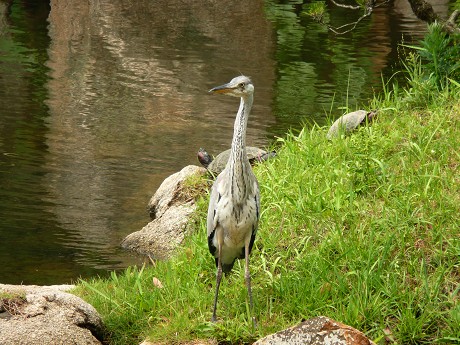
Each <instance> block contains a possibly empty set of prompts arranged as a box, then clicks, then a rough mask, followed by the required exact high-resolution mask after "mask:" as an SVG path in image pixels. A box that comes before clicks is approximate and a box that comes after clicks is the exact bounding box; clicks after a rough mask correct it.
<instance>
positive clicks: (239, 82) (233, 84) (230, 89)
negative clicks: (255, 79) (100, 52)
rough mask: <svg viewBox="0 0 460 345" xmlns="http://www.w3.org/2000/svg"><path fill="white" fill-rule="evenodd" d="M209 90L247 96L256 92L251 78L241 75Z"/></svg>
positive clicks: (234, 95)
mask: <svg viewBox="0 0 460 345" xmlns="http://www.w3.org/2000/svg"><path fill="white" fill-rule="evenodd" d="M209 92H211V93H223V94H226V95H229V96H233V97H245V96H248V95H251V94H253V93H254V85H253V84H252V81H251V79H249V78H248V77H246V76H244V75H241V76H238V77H235V78H233V79H232V80H230V82H229V83H227V84H224V85H221V86H216V87H214V88H212V89H211V90H209Z"/></svg>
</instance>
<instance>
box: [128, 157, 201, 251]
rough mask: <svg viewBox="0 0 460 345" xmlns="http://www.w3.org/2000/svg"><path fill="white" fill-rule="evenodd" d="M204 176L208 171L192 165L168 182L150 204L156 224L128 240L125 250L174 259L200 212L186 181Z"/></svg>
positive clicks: (164, 182) (130, 235)
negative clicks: (189, 194) (196, 213)
mask: <svg viewBox="0 0 460 345" xmlns="http://www.w3.org/2000/svg"><path fill="white" fill-rule="evenodd" d="M204 174H206V169H205V168H202V167H198V166H195V165H189V166H186V167H185V168H183V169H182V170H181V171H179V172H177V173H175V174H173V175H171V176H169V177H168V178H166V179H165V180H164V181H163V183H162V184H161V185H160V187H159V188H158V190H157V191H156V192H155V195H154V196H153V197H152V198H151V199H150V201H149V204H148V208H149V212H150V216H151V217H152V218H153V220H152V221H151V222H150V223H148V224H147V225H146V226H144V227H143V228H142V230H140V231H136V232H134V233H132V234H129V235H128V236H126V237H125V238H124V239H123V241H122V244H121V245H122V247H123V248H126V249H129V250H133V251H136V252H138V253H141V254H148V255H152V256H153V257H154V258H159V259H166V258H168V257H170V256H171V255H172V253H173V252H174V250H175V249H176V248H177V247H178V246H179V245H180V244H181V243H182V241H183V240H184V238H185V236H186V234H187V231H188V228H189V227H188V224H189V222H190V216H191V215H192V214H193V213H194V211H195V210H196V203H195V199H194V198H193V197H189V196H187V195H184V193H183V190H184V188H183V186H184V181H186V180H187V179H188V178H189V177H191V176H193V175H197V176H200V175H204Z"/></svg>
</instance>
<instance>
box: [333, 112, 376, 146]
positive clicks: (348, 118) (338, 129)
mask: <svg viewBox="0 0 460 345" xmlns="http://www.w3.org/2000/svg"><path fill="white" fill-rule="evenodd" d="M376 116H377V110H372V111H369V112H368V111H366V110H356V111H353V112H351V113H348V114H345V115H343V116H341V117H339V118H338V119H337V120H335V122H334V123H333V124H332V126H331V128H329V131H328V132H327V135H326V137H327V138H328V139H329V140H331V139H333V138H336V137H338V136H340V134H342V133H343V134H345V135H348V134H350V133H351V132H352V131H353V130H354V129H356V128H358V127H359V126H360V125H365V124H366V123H371V122H372V121H373V120H374V119H375V117H376Z"/></svg>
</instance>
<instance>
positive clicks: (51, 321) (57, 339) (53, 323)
mask: <svg viewBox="0 0 460 345" xmlns="http://www.w3.org/2000/svg"><path fill="white" fill-rule="evenodd" d="M73 287H74V286H73V285H56V286H33V285H29V286H27V285H4V284H0V343H1V344H2V345H17V344H21V345H38V344H40V345H60V344H62V345H64V344H65V345H68V344H73V345H80V344H81V345H83V344H84V345H101V344H102V343H101V339H102V321H101V318H100V317H99V314H98V313H97V311H96V310H95V309H94V308H93V307H92V306H91V305H89V304H88V303H86V302H85V301H83V300H82V299H80V298H79V297H77V296H75V295H72V294H70V293H67V292H65V291H68V290H69V289H72V288H73Z"/></svg>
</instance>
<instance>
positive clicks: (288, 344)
mask: <svg viewBox="0 0 460 345" xmlns="http://www.w3.org/2000/svg"><path fill="white" fill-rule="evenodd" d="M254 345H375V343H373V342H372V341H371V340H369V339H368V338H367V337H366V336H365V335H364V334H363V333H362V332H360V331H358V330H356V329H354V328H353V327H350V326H347V325H345V324H343V323H340V322H338V321H335V320H332V319H330V318H328V317H325V316H318V317H315V318H313V319H309V320H307V321H304V322H302V323H300V324H298V325H296V326H293V327H291V328H288V329H285V330H283V331H280V332H277V333H274V334H271V335H268V336H266V337H264V338H262V339H260V340H258V341H257V342H255V343H254Z"/></svg>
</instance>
